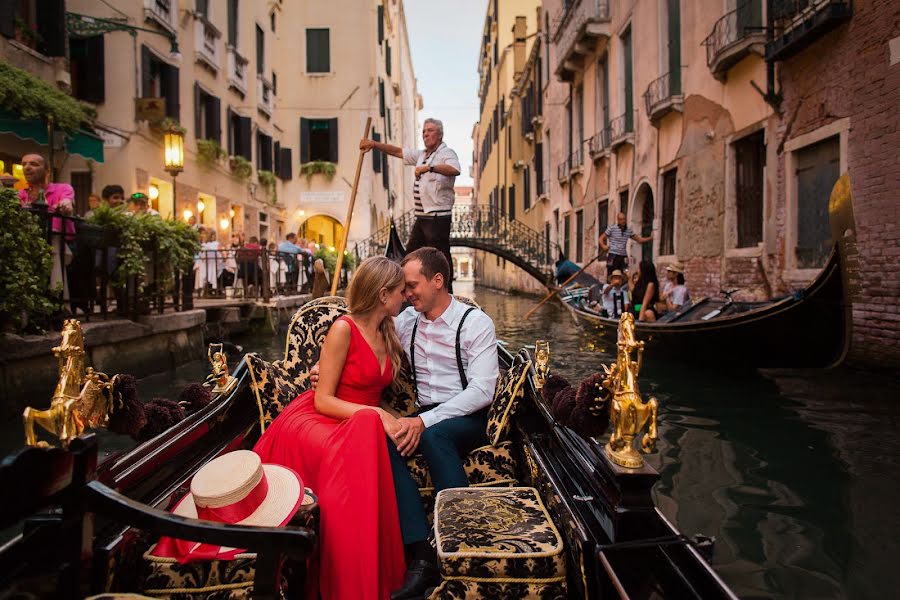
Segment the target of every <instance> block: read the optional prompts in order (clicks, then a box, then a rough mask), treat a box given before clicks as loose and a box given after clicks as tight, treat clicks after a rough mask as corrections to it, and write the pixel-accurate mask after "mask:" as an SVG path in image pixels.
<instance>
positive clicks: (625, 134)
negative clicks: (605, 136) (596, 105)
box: [609, 114, 634, 150]
mask: <svg viewBox="0 0 900 600" xmlns="http://www.w3.org/2000/svg"><path fill="white" fill-rule="evenodd" d="M632 121H633V119H632V118H630V115H628V114H624V115H620V116H618V117H616V118H615V119H610V121H609V147H610V149H611V150H615V149H616V148H617V147H619V146H621V145H622V144H624V143H628V142H630V141H631V136H632V135H633V134H634V123H633V122H632Z"/></svg>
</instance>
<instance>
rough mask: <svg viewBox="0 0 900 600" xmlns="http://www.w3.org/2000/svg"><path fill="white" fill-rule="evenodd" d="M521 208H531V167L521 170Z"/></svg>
mask: <svg viewBox="0 0 900 600" xmlns="http://www.w3.org/2000/svg"><path fill="white" fill-rule="evenodd" d="M522 208H523V209H525V210H529V209H530V208H531V169H530V168H528V167H525V168H524V169H523V170H522Z"/></svg>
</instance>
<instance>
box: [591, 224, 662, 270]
mask: <svg viewBox="0 0 900 600" xmlns="http://www.w3.org/2000/svg"><path fill="white" fill-rule="evenodd" d="M652 239H653V234H652V233H651V234H650V235H648V236H641V235H638V234H636V233H635V232H634V230H633V229H632V228H631V227H628V226H627V225H626V219H625V213H621V212H620V213H619V214H617V215H616V224H615V225H610V226H609V227H607V228H606V231H604V232H603V233H601V234H600V240H599V242H600V248H602V249H603V250H605V251H606V252H607V253H608V254H607V255H606V276H607V277H609V276H610V274H611V273H612V272H613V271H615V270H616V269H619V270H620V271H627V270H628V240H634V241H636V242H637V243H638V244H645V243H647V242H649V241H650V240H652Z"/></svg>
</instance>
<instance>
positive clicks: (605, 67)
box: [597, 56, 609, 130]
mask: <svg viewBox="0 0 900 600" xmlns="http://www.w3.org/2000/svg"><path fill="white" fill-rule="evenodd" d="M597 92H598V93H597V98H598V99H599V100H600V104H599V106H598V109H599V114H598V115H597V117H598V118H597V122H598V123H600V128H601V130H605V129H608V128H609V62H608V61H607V57H606V56H604V57H603V58H602V59H601V60H600V64H599V65H598V67H597Z"/></svg>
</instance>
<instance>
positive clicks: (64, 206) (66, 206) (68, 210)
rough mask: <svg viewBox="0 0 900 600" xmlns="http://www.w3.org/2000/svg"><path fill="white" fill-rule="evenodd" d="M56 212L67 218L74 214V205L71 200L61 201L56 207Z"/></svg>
mask: <svg viewBox="0 0 900 600" xmlns="http://www.w3.org/2000/svg"><path fill="white" fill-rule="evenodd" d="M56 212H58V213H59V214H61V215H65V216H67V217H71V216H72V215H73V214H74V213H75V205H74V204H73V203H72V201H71V200H63V201H61V202H60V203H59V204H57V205H56Z"/></svg>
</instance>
